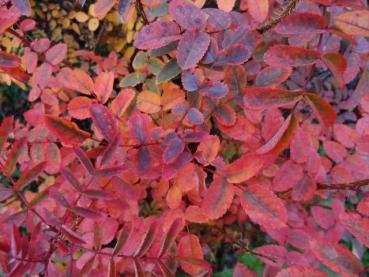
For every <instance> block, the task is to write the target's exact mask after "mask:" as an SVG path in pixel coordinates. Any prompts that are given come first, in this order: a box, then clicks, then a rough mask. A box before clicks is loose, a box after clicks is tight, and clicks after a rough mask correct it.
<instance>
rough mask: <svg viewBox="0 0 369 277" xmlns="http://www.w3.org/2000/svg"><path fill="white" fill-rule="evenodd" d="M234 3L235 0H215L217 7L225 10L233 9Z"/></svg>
mask: <svg viewBox="0 0 369 277" xmlns="http://www.w3.org/2000/svg"><path fill="white" fill-rule="evenodd" d="M235 4H236V0H217V5H218V8H219V9H221V10H223V11H226V12H230V11H231V10H233V7H234V5H235Z"/></svg>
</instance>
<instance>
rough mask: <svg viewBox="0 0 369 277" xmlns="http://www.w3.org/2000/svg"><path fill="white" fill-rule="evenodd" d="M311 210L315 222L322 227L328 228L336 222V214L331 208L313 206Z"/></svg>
mask: <svg viewBox="0 0 369 277" xmlns="http://www.w3.org/2000/svg"><path fill="white" fill-rule="evenodd" d="M310 210H311V215H312V216H313V218H314V220H315V222H316V223H318V224H319V225H320V226H321V227H322V228H324V229H327V230H328V229H329V228H331V227H333V225H334V224H335V223H336V219H335V215H334V214H333V212H332V211H331V210H329V209H327V208H323V207H320V206H313V207H311V209H310Z"/></svg>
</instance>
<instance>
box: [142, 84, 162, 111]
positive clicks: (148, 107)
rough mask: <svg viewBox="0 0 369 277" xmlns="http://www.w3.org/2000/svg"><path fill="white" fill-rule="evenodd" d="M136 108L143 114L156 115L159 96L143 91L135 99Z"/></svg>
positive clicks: (158, 109)
mask: <svg viewBox="0 0 369 277" xmlns="http://www.w3.org/2000/svg"><path fill="white" fill-rule="evenodd" d="M137 108H138V109H139V110H140V111H141V112H144V113H150V114H151V113H157V112H159V111H160V96H159V95H158V94H156V93H154V92H151V91H148V90H145V91H142V92H141V93H140V94H139V95H138V97H137Z"/></svg>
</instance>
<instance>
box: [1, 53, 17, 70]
mask: <svg viewBox="0 0 369 277" xmlns="http://www.w3.org/2000/svg"><path fill="white" fill-rule="evenodd" d="M20 65H21V59H20V58H19V57H18V56H16V55H13V54H10V53H8V52H5V51H0V68H2V69H11V68H17V67H19V66H20Z"/></svg>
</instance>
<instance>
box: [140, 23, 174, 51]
mask: <svg viewBox="0 0 369 277" xmlns="http://www.w3.org/2000/svg"><path fill="white" fill-rule="evenodd" d="M180 38H181V35H180V30H179V27H178V25H177V24H176V23H174V22H172V21H168V20H158V21H155V22H154V23H151V24H149V25H147V26H145V27H143V28H142V29H141V30H140V32H139V33H138V36H137V38H136V40H135V42H134V45H135V47H137V48H138V49H155V48H160V47H163V46H166V45H168V44H169V43H171V42H173V41H176V40H179V39H180Z"/></svg>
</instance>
